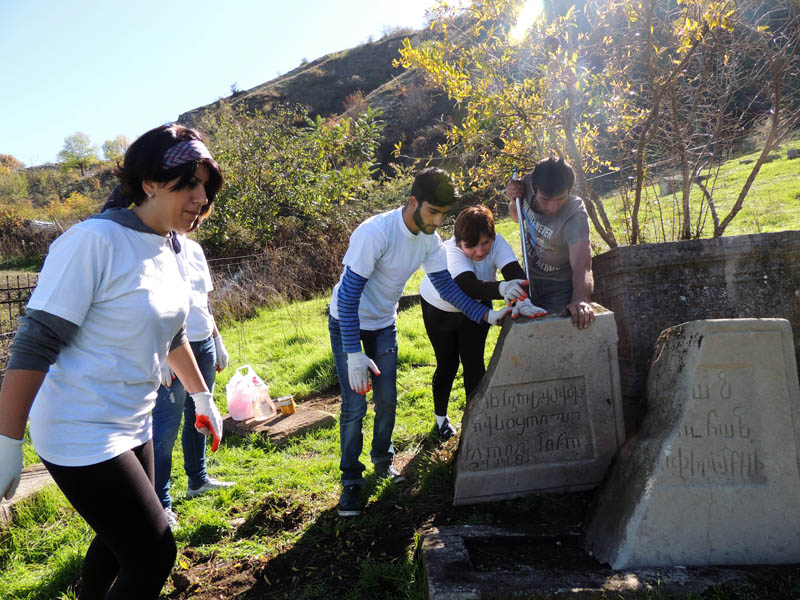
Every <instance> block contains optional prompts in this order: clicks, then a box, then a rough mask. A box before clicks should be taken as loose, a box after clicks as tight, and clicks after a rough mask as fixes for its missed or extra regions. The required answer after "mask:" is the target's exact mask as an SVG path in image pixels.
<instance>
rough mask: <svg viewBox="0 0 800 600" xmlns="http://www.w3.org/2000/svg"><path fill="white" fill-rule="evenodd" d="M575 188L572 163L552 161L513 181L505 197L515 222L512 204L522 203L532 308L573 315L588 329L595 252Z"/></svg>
mask: <svg viewBox="0 0 800 600" xmlns="http://www.w3.org/2000/svg"><path fill="white" fill-rule="evenodd" d="M574 182H575V173H574V172H573V170H572V167H571V166H570V165H569V163H567V162H566V161H565V160H564V159H557V158H555V157H552V156H551V157H550V158H546V159H544V160H541V161H539V162H538V163H536V167H535V168H534V169H533V171H532V172H531V173H528V174H527V175H525V177H523V178H522V180H521V181H516V180H513V179H512V180H510V181H509V182H508V185H507V186H506V195H507V196H508V197H509V199H510V200H511V203H510V205H509V214H510V215H511V218H512V219H513V220H514V221H515V222H519V216H518V215H517V207H516V203H515V202H514V199H515V198H522V212H523V217H524V219H525V227H526V230H527V233H528V236H527V239H526V240H525V251H526V253H527V255H528V267H529V269H530V273H529V275H530V278H531V292H532V294H533V302H535V303H536V304H538V305H540V306H543V307H544V308H545V309H547V311H548V312H551V313H560V312H561V311H563V310H567V311H569V313H570V316H571V317H572V322H573V323H574V324H575V325H576V326H577V327H579V328H581V329H585V328H586V327H588V326H589V325H590V324H591V323H592V321H594V310H593V309H592V306H591V304H589V298H590V296H591V295H592V291H593V289H594V278H593V276H592V251H591V245H590V243H589V217H588V215H587V214H586V208H585V207H584V205H583V200H581V199H580V198H578V197H577V196H573V195H571V194H570V191H571V190H572V185H573V183H574Z"/></svg>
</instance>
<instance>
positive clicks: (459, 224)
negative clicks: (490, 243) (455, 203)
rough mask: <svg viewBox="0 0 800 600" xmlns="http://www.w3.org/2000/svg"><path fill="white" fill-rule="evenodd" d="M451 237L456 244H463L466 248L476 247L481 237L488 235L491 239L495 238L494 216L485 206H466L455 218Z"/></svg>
mask: <svg viewBox="0 0 800 600" xmlns="http://www.w3.org/2000/svg"><path fill="white" fill-rule="evenodd" d="M453 235H454V237H455V238H456V244H460V243H461V242H464V245H465V246H466V247H467V248H472V247H474V246H477V245H478V242H479V241H480V240H481V235H488V236H489V237H490V238H491V239H494V238H495V232H494V215H493V214H492V211H491V210H489V209H488V208H486V207H485V206H481V205H477V206H468V207H467V208H465V209H464V210H462V211H461V212H460V213H458V216H457V217H456V223H455V226H454V227H453Z"/></svg>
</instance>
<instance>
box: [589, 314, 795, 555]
mask: <svg viewBox="0 0 800 600" xmlns="http://www.w3.org/2000/svg"><path fill="white" fill-rule="evenodd" d="M653 356H654V358H653V361H652V362H651V366H650V373H649V376H648V380H647V412H646V415H645V420H644V422H643V424H642V428H641V429H640V431H639V433H638V434H637V435H636V436H635V437H634V438H632V439H630V440H629V441H628V443H627V444H626V445H625V446H624V447H623V448H622V449H621V450H620V452H619V455H618V457H617V460H616V461H615V463H614V465H613V467H612V468H611V471H610V473H609V479H608V480H607V481H606V482H605V483H604V485H603V487H602V489H601V490H600V492H599V494H598V498H597V502H596V505H595V508H594V512H593V515H592V517H591V518H590V520H589V525H588V527H587V529H586V538H585V548H586V549H587V550H588V551H589V552H591V553H592V554H593V555H594V556H595V557H596V558H597V559H598V560H600V561H601V562H605V563H608V564H609V565H611V566H612V567H613V568H615V569H623V568H630V567H666V566H673V565H683V566H707V565H731V564H777V563H796V562H800V468H799V465H800V389H799V388H798V381H797V364H796V362H795V356H794V345H793V339H792V330H791V326H790V325H789V322H788V321H786V320H783V319H720V320H707V321H692V322H690V323H684V324H683V325H678V326H676V327H672V328H670V329H667V330H665V331H664V332H663V333H662V334H661V336H660V337H659V339H658V342H657V343H656V347H655V350H654V353H653Z"/></svg>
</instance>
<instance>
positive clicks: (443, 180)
mask: <svg viewBox="0 0 800 600" xmlns="http://www.w3.org/2000/svg"><path fill="white" fill-rule="evenodd" d="M410 195H411V196H414V197H415V198H416V199H417V202H418V203H419V204H422V203H423V202H427V203H428V204H433V205H434V206H447V205H448V204H453V203H454V202H455V201H456V200H458V199H459V198H460V195H459V193H458V190H457V189H456V186H455V185H453V180H452V179H451V178H450V174H449V173H448V172H447V171H444V170H442V169H437V168H436V167H426V168H424V169H422V170H421V171H420V172H419V173H417V176H416V177H414V183H412V184H411V194H410Z"/></svg>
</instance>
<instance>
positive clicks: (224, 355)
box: [212, 335, 228, 373]
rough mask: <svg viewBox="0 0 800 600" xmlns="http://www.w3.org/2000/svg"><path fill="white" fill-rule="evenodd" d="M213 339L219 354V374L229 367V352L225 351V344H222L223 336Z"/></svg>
mask: <svg viewBox="0 0 800 600" xmlns="http://www.w3.org/2000/svg"><path fill="white" fill-rule="evenodd" d="M212 339H213V340H214V350H216V352H217V373H219V372H220V371H222V370H223V369H224V368H225V367H227V366H228V351H227V350H226V349H225V344H223V343H222V336H221V335H218V336H217V337H215V338H212Z"/></svg>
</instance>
